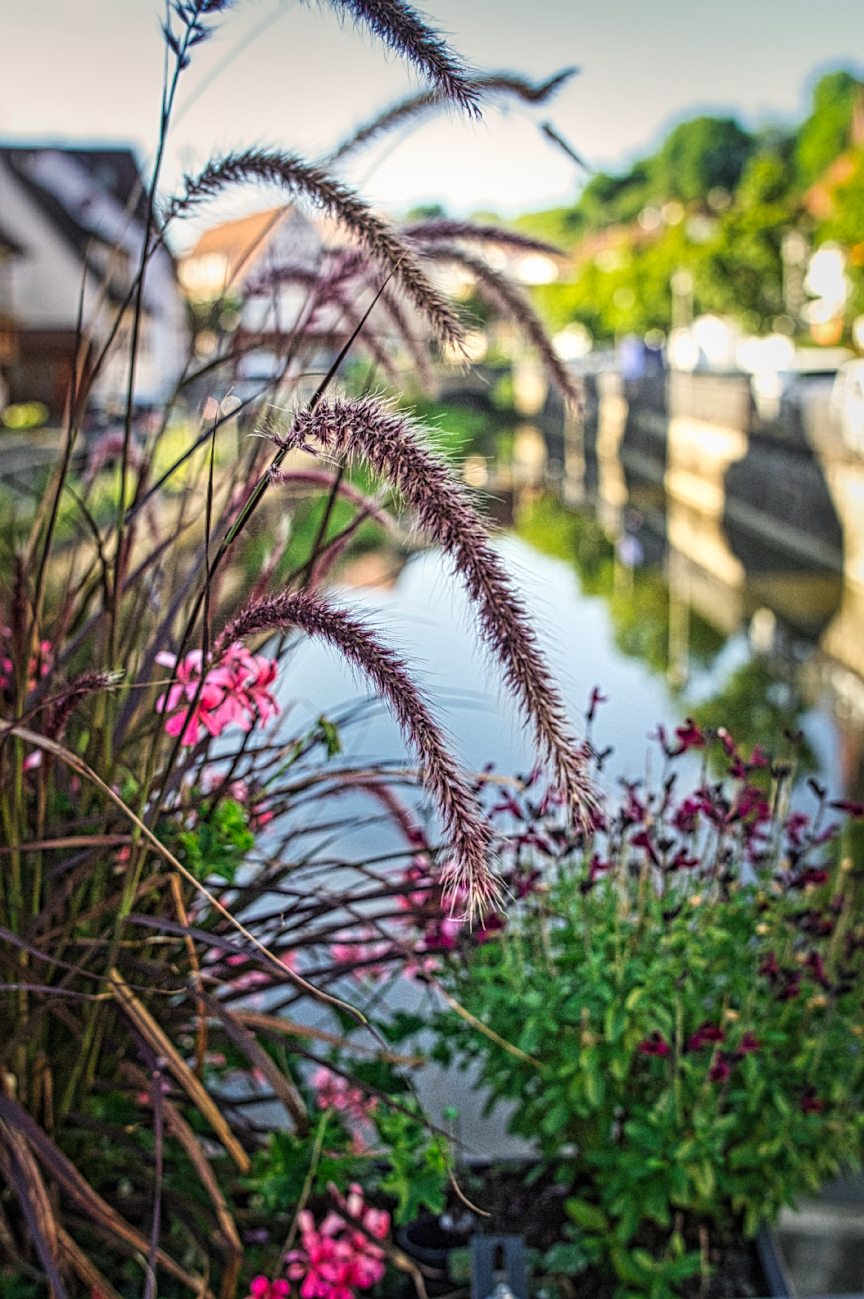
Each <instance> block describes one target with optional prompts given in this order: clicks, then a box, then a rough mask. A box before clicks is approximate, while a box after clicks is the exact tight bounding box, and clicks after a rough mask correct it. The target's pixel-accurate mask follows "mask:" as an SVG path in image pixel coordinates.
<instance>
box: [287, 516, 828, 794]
mask: <svg viewBox="0 0 864 1299" xmlns="http://www.w3.org/2000/svg"><path fill="white" fill-rule="evenodd" d="M499 547H500V551H501V553H502V555H503V556H504V557H505V559H506V562H507V566H508V568H509V570H510V573H511V576H512V578H513V580H514V583H515V584H516V586H517V588H518V590H519V591H520V593H521V595H522V597H523V599H524V601H525V603H526V605H527V607H528V609H529V611H530V613H531V615H532V617H533V619H534V622H535V626H536V628H537V633H538V636H539V639H540V642H541V644H542V645H543V648H544V650H545V652H546V654H547V656H548V658H549V661H550V663H551V665H552V667H553V670H554V673H555V675H556V677H557V679H558V681H559V683H560V687H561V690H562V692H563V694H564V698H565V700H566V703H567V706H568V710H569V713H570V716H571V719H572V721H573V724H574V727H575V728H576V730H577V732H578V733H579V734H582V733H583V731H584V712H585V709H586V707H587V703H588V698H589V695H590V692H591V689H592V687H594V686H599V687H600V688H601V689H602V691H603V693H604V694H605V695H606V696H607V697H608V702H607V703H606V704H604V705H603V706H602V708H601V709H600V712H599V715H598V721H597V723H596V724H595V729H594V741H595V744H596V746H597V747H598V748H599V749H602V748H605V747H606V746H607V745H612V746H613V748H614V752H613V754H612V755H611V757H610V758H609V760H608V761H607V763H606V767H605V769H604V775H605V783H606V785H607V788H611V787H613V786H614V784H615V783H616V781H617V779H618V778H619V777H622V776H624V777H627V778H628V779H638V778H641V777H644V776H645V775H646V762H647V763H648V764H649V765H648V768H647V772H648V774H649V775H650V770H651V762H652V758H653V769H654V771H655V773H656V772H657V771H658V763H657V749H656V745H652V743H651V741H650V739H649V737H650V735H651V734H652V733H653V732H656V729H657V724H658V723H663V724H664V725H665V726H666V728H667V731H668V730H670V728H673V727H674V726H676V725H679V724H680V723H681V722H682V721H683V719H684V717H685V716H688V715H690V714H691V713H692V712H694V711H695V712H696V714H697V716H701V715H702V712H704V710H705V709H706V708H707V709H708V710H709V712H708V716H709V717H713V716H714V715H715V713H717V712H718V710H720V712H722V710H723V708H724V699H726V697H727V696H729V698H728V709H729V716H728V717H727V716H725V715H724V718H723V720H724V721H725V723H726V724H727V725H728V726H729V728H730V729H731V730H733V731H734V733H736V735H739V736H741V737H742V739H743V740H744V741H745V742H746V741H749V742H751V743H752V742H754V741H755V740H757V739H759V740H764V739H768V740H769V741H770V739H771V738H772V737H771V736H770V735H768V734H766V729H767V730H769V731H770V730H771V728H772V726H774V725H776V726H777V727H778V728H781V727H782V725H783V724H784V723H785V724H788V723H790V722H793V723H794V724H795V725H796V726H798V727H800V729H801V730H803V731H804V733H805V736H806V740H807V743H808V745H809V749H810V751H811V754H812V762H813V765H814V766H815V767H816V768H817V769H818V770H819V771H820V773H821V775H822V776H823V777H824V778H825V779H827V781H828V783H829V785H830V787H831V788H832V789H838V788H839V780H840V766H839V758H840V755H839V737H838V734H837V729H836V726H835V723H834V721H833V718H832V716H831V713H830V711H829V710H828V708H827V707H821V706H820V705H819V703H818V700H817V701H816V702H815V704H808V703H807V702H806V701H805V700H804V699H803V698H802V697H801V695H800V694H799V692H798V691H797V689H796V687H795V685H794V683H792V684H790V682H789V681H788V680H786V679H785V674H783V673H777V672H776V670H775V669H773V668H772V667H771V666H770V665H767V664H766V663H765V661H764V660H763V659H761V658H760V656H758V655H756V654H755V653H754V651H753V649H752V648H751V644H750V640H749V638H748V636H747V635H746V633H744V632H740V633H737V634H735V635H733V636H730V637H729V638H728V639H725V641H724V640H721V639H719V638H717V639H716V640H715V643H713V644H712V645H711V646H710V649H709V651H708V652H706V653H703V654H702V655H701V656H700V655H698V654H696V653H694V654H693V655H691V661H690V666H689V674H688V679H687V681H686V684H685V685H683V687H676V686H674V685H673V684H671V683H670V680H669V674H668V671H664V670H662V661H661V663H660V664H658V663H656V662H654V663H652V661H651V660H652V659H654V658H656V657H657V655H656V653H652V646H654V647H656V643H657V642H658V639H659V641H660V642H662V641H663V640H664V638H665V637H666V635H667V632H666V629H665V628H664V627H663V626H662V625H660V626H657V625H656V624H657V621H658V619H657V617H656V616H655V617H654V618H653V624H652V625H649V623H652V618H651V615H650V614H649V613H648V612H640V610H639V609H638V603H639V602H638V599H637V600H634V601H633V602H632V605H633V606H636V608H635V611H634V609H633V607H632V606H631V611H630V612H631V618H630V619H629V622H628V625H627V626H626V627H625V628H624V631H623V633H622V629H621V626H620V619H619V622H618V625H616V617H615V614H616V611H618V610H620V608H621V607H625V608H626V607H627V605H628V592H627V588H626V586H625V587H624V589H623V591H622V590H621V585H620V582H621V581H623V582H625V583H626V582H631V583H632V582H633V581H634V575H633V574H631V573H629V572H627V571H625V573H624V574H623V578H621V579H620V581H619V579H617V578H616V579H615V580H616V581H619V584H618V588H617V590H616V593H615V596H614V599H613V600H610V599H609V598H606V597H605V596H604V595H601V594H588V593H586V592H585V591H584V590H583V584H582V582H581V580H580V576H579V573H578V571H577V569H576V567H575V566H574V564H573V563H570V562H568V561H567V560H566V559H564V558H556V557H552V556H549V555H547V554H543V553H541V552H540V551H539V550H538V549H536V548H535V547H533V546H532V545H530V544H529V543H528V542H527V541H526V540H524V539H523V538H521V537H519V536H518V535H515V534H513V533H511V534H509V535H506V536H504V537H502V538H501V540H500V542H499ZM642 576H643V575H641V574H639V573H637V574H635V581H636V583H637V585H638V583H639V582H640V580H641V579H642ZM651 576H652V575H651V574H650V573H649V572H648V571H646V573H645V575H644V577H645V579H646V580H648V579H649V578H650V577H651ZM653 576H654V577H655V579H656V575H653ZM637 594H638V593H637ZM337 595H338V598H339V599H340V600H341V601H345V602H346V603H349V604H351V605H352V606H353V607H354V608H356V609H358V610H362V611H363V613H364V614H365V615H366V616H367V617H368V618H369V620H370V622H371V623H372V624H373V625H374V626H375V627H376V629H377V630H378V632H379V633H380V635H381V636H382V638H384V639H386V640H387V641H388V642H389V643H390V644H391V645H393V646H394V647H396V648H398V649H399V650H400V652H402V653H404V655H405V656H406V658H407V659H408V661H409V662H410V663H411V664H412V666H413V668H414V669H415V671H416V675H417V678H418V679H419V680H420V681H422V683H423V684H424V686H425V687H426V689H427V692H428V693H429V694H430V695H431V696H432V698H433V700H434V703H435V705H436V708H437V712H438V715H439V717H440V718H441V719H442V721H443V722H444V725H445V726H446V728H447V730H448V732H449V734H450V736H451V737H452V740H453V742H454V745H455V747H456V749H457V751H458V753H459V756H460V758H461V759H462V761H463V763H464V764H465V765H466V766H467V767H468V768H469V769H471V770H480V769H482V768H483V767H484V766H485V765H486V764H487V763H490V762H492V763H494V764H495V768H496V770H497V771H499V772H501V773H502V774H515V773H520V772H521V773H524V772H526V771H528V770H529V769H530V768H531V766H532V765H533V757H532V750H531V746H530V742H529V739H528V737H527V735H526V734H525V732H524V731H523V729H522V727H521V724H520V721H519V717H518V714H517V710H516V709H515V707H514V705H513V703H512V701H511V699H510V697H509V696H508V694H507V693H506V691H505V689H504V687H503V685H502V684H501V682H500V678H499V676H498V673H497V670H496V667H495V665H494V664H493V663H491V662H490V661H489V660H488V658H487V657H486V656H485V654H484V651H483V649H482V647H481V646H480V644H479V642H478V638H477V634H476V630H475V627H474V624H473V618H472V611H471V606H470V603H469V601H468V600H467V598H466V596H465V595H464V593H463V591H462V589H461V587H460V586H459V583H458V580H456V579H454V578H453V577H452V576H451V575H450V572H449V566H448V563H447V561H446V560H445V559H444V557H443V556H442V555H441V554H440V553H439V552H437V551H429V552H426V553H422V554H419V555H416V556H415V557H413V558H412V559H411V560H410V561H409V562H408V563H407V564H406V565H405V566H404V568H402V570H401V572H400V573H399V575H398V577H397V578H396V581H395V583H394V584H393V585H392V586H390V587H385V586H376V587H365V588H342V589H340V590H339V591H338V592H337ZM633 616H635V619H636V623H637V625H636V627H635V629H634V627H633V626H632V620H633ZM640 624H641V625H640ZM634 632H635V635H634ZM640 635H641V641H642V642H643V644H640ZM622 640H623V641H624V643H625V647H624V648H623V649H622ZM645 643H647V646H648V648H647V649H645V648H644V644H645ZM628 650H629V652H628ZM640 652H641V654H642V657H640ZM646 659H647V660H648V661H645V660H646ZM751 678H753V680H752V686H753V688H754V689H756V690H767V693H768V695H769V707H768V708H767V710H765V709H764V707H763V708H761V709H759V704H760V701H759V700H758V699H757V700H756V701H755V704H754V703H753V702H752V701H751V699H750V694H751V693H752V691H751V690H750V689H749V683H750V682H751ZM742 681H743V682H744V686H743V687H742V685H741V683H742ZM361 691H362V687H361V686H360V685H359V684H358V682H357V681H356V680H355V679H354V678H353V677H352V675H351V673H350V671H349V670H348V669H347V668H345V666H344V665H343V664H342V663H340V662H339V661H338V659H337V658H336V656H335V655H334V654H333V653H332V652H331V651H329V650H327V649H326V648H324V647H323V646H321V645H319V644H316V643H314V642H311V641H305V642H304V643H303V644H301V645H300V646H299V647H298V649H297V652H296V654H295V655H294V657H293V658H292V660H291V666H290V671H289V674H288V677H287V679H286V681H285V686H284V688H283V699H285V700H286V701H287V700H288V699H289V698H290V699H292V700H293V701H294V707H295V709H296V710H297V713H298V715H300V716H304V715H307V714H308V715H309V716H310V717H315V716H318V715H319V714H320V713H321V712H325V713H328V714H329V715H333V714H335V713H336V712H337V711H339V709H340V708H341V707H343V706H344V705H346V704H347V703H349V702H350V701H351V700H353V699H356V698H358V695H359V694H360V693H361ZM772 701H773V703H772ZM754 707H755V708H756V709H758V710H759V715H758V716H756V717H753V716H752V713H753V711H754ZM700 710H702V712H700ZM766 711H767V715H765V716H763V715H762V714H763V713H764V712H766ZM344 738H345V742H346V749H347V751H348V753H350V754H351V755H352V756H356V757H360V756H362V757H364V758H395V757H398V756H399V755H400V752H401V748H400V743H399V737H398V733H397V731H396V728H395V725H394V724H393V722H392V721H391V720H390V719H389V718H388V717H387V715H386V714H384V713H383V712H376V713H374V714H373V715H371V716H370V717H369V718H368V719H367V720H366V721H364V722H363V723H362V724H361V725H359V726H354V727H352V728H351V729H350V730H349V731H348V732H346V735H345V737H344Z"/></svg>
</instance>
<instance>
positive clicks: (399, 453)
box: [275, 399, 596, 822]
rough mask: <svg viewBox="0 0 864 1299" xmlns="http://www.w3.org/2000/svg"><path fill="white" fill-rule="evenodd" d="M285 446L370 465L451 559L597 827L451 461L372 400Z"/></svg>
mask: <svg viewBox="0 0 864 1299" xmlns="http://www.w3.org/2000/svg"><path fill="white" fill-rule="evenodd" d="M275 440H276V441H277V442H278V443H279V445H281V446H288V447H306V448H307V449H309V444H310V443H312V442H317V443H318V444H319V445H320V446H321V447H323V448H324V449H325V450H327V451H329V452H330V453H331V454H333V455H335V456H339V457H342V456H348V457H357V458H361V459H363V460H365V461H367V462H368V463H369V464H370V465H371V466H372V468H373V469H374V470H375V472H376V473H378V474H380V475H382V476H383V477H385V478H387V479H388V481H389V482H391V483H392V484H393V486H394V487H396V488H397V489H398V490H399V492H400V493H401V495H402V496H403V498H404V499H405V501H406V503H407V504H408V505H409V506H410V507H411V508H412V509H414V510H415V511H416V512H417V515H418V517H419V522H420V525H421V527H422V528H423V529H424V530H425V531H427V532H429V533H430V534H431V535H432V536H433V537H434V538H435V539H436V541H438V543H439V544H440V545H441V547H442V549H443V550H444V551H445V553H446V554H447V555H448V556H450V557H451V558H452V560H453V561H454V564H455V566H456V570H457V572H458V573H459V575H460V577H461V578H462V580H463V581H464V583H465V585H466V587H467V589H468V593H469V595H470V596H471V598H472V599H473V600H474V601H475V603H476V604H477V605H478V607H479V616H480V627H481V631H482V634H483V636H484V638H485V640H486V641H487V643H488V644H489V645H490V646H491V647H492V649H493V651H494V653H495V655H496V657H497V658H498V660H499V662H500V663H501V665H502V667H503V669H504V674H505V679H506V681H507V684H508V685H509V687H510V688H511V690H512V691H513V693H514V694H515V695H516V697H517V698H518V699H519V701H520V703H521V704H522V707H523V709H524V711H525V714H526V716H527V717H528V718H529V719H530V720H531V722H532V723H533V724H534V729H535V735H536V738H537V742H538V745H539V746H540V748H541V750H542V751H543V752H544V754H545V756H546V757H547V758H548V759H549V760H550V762H551V764H552V767H553V770H554V774H555V779H556V781H557V782H558V784H559V785H560V786H561V788H562V790H564V792H565V793H566V795H567V797H568V799H569V801H570V803H571V805H572V807H573V809H574V811H575V812H576V814H577V815H578V816H580V817H581V819H583V820H584V821H586V822H590V821H591V818H592V815H593V813H594V810H595V808H596V795H595V793H594V791H593V789H592V787H591V783H590V781H589V779H588V776H587V773H586V763H585V754H584V752H583V750H582V749H581V747H580V746H579V745H578V744H577V743H576V741H575V740H574V739H573V737H572V736H571V734H570V731H569V727H568V723H567V719H566V715H565V711H564V706H563V703H562V701H561V698H560V696H559V694H558V691H557V690H556V688H555V685H554V683H553V681H552V678H551V675H550V673H549V669H548V668H547V666H546V663H545V662H544V660H543V656H542V655H541V653H540V650H539V647H538V645H537V638H536V636H535V633H534V630H533V628H532V627H531V624H530V622H529V619H528V616H527V614H526V611H525V608H524V605H523V603H522V601H521V600H520V598H519V597H518V595H517V594H516V593H515V591H514V590H513V587H512V585H511V583H510V579H509V577H508V575H507V571H506V569H505V567H504V565H503V563H502V562H501V559H500V557H499V556H498V554H497V553H496V552H495V550H494V549H493V547H492V546H491V545H490V543H489V538H488V536H487V535H486V529H485V527H484V524H483V522H482V520H481V519H480V517H479V516H478V514H477V513H476V511H475V510H474V508H473V506H472V505H471V502H470V500H469V498H468V495H467V493H466V492H465V490H464V489H463V488H462V487H461V486H460V484H459V483H457V482H456V481H455V479H454V478H453V476H452V474H451V472H450V470H449V468H448V466H447V464H446V462H445V461H444V460H443V459H442V458H441V457H440V456H439V455H437V453H436V452H435V451H434V450H433V449H432V448H431V447H429V446H428V445H427V444H426V440H425V435H424V433H423V430H421V429H420V428H419V427H418V426H417V425H415V424H414V423H412V421H411V420H409V419H407V418H406V417H405V416H403V415H401V414H398V413H395V412H391V411H388V410H386V409H385V408H384V407H382V406H381V405H380V403H378V402H376V401H373V400H371V399H363V400H360V401H334V402H322V403H321V404H320V405H319V406H317V407H316V408H315V409H314V410H304V411H300V412H299V413H298V415H297V417H296V419H295V422H294V426H293V428H292V429H291V431H290V432H289V434H288V436H287V438H285V439H284V440H283V439H275Z"/></svg>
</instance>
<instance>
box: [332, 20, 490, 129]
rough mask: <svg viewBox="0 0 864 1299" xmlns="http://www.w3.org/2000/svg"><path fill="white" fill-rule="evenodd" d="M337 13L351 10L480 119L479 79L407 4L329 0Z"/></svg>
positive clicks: (444, 95)
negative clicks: (477, 84) (477, 83)
mask: <svg viewBox="0 0 864 1299" xmlns="http://www.w3.org/2000/svg"><path fill="white" fill-rule="evenodd" d="M329 3H330V5H331V6H332V7H333V8H334V9H338V10H341V11H345V10H347V11H348V13H350V15H351V17H352V18H353V19H354V21H355V23H357V24H362V25H363V26H365V27H368V28H369V30H370V31H371V32H372V33H373V35H375V36H377V37H378V39H379V40H381V41H383V42H384V44H385V45H386V46H387V47H388V48H389V49H391V50H393V51H394V52H395V53H396V54H399V55H401V56H402V58H404V59H407V61H408V62H409V63H412V64H413V65H414V67H415V68H416V69H417V71H418V72H420V73H421V74H422V75H423V76H424V77H426V79H427V80H428V81H431V82H432V84H433V86H434V87H435V89H436V91H437V92H438V94H439V95H440V96H441V97H442V98H443V99H445V100H448V101H449V102H450V103H452V104H456V106H457V107H459V108H461V109H463V110H464V111H465V112H467V113H470V114H471V116H472V117H479V116H480V94H479V92H478V89H477V86H476V78H475V76H474V75H473V74H472V73H471V72H470V71H469V70H468V68H467V67H466V65H465V64H464V63H463V61H462V60H461V59H460V58H459V56H458V55H457V54H455V53H454V52H453V51H452V50H451V49H450V48H449V46H448V45H447V42H446V41H445V40H444V38H443V36H441V35H440V33H439V32H436V31H435V30H434V28H432V27H430V26H429V25H428V23H425V22H424V21H423V19H422V18H421V17H420V15H419V13H418V12H417V10H416V9H414V8H413V7H412V6H411V5H409V4H406V2H405V0H329Z"/></svg>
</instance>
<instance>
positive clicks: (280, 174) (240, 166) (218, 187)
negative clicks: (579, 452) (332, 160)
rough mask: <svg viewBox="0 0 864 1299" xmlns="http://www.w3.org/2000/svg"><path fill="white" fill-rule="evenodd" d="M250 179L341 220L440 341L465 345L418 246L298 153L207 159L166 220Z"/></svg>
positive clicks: (254, 152) (253, 153)
mask: <svg viewBox="0 0 864 1299" xmlns="http://www.w3.org/2000/svg"><path fill="white" fill-rule="evenodd" d="M248 181H263V182H265V183H266V184H275V185H280V186H281V187H282V188H283V189H285V190H287V191H288V193H290V194H295V195H303V196H305V197H306V198H309V199H311V201H312V202H313V203H315V204H316V206H318V207H320V208H322V209H323V210H324V211H325V212H326V213H327V214H328V216H331V217H333V218H334V219H335V220H337V221H339V222H340V223H341V224H342V225H343V226H345V228H346V229H347V230H348V231H349V232H350V233H351V234H352V235H353V236H354V237H355V238H356V239H357V240H358V241H359V242H360V244H361V245H362V247H363V248H364V249H365V251H366V252H367V253H368V254H369V255H370V256H371V257H374V258H375V259H376V261H378V262H379V263H380V264H381V265H382V266H384V267H385V268H386V269H387V270H389V272H390V274H391V275H393V277H394V278H395V280H396V282H397V283H398V284H399V285H400V286H401V288H402V290H403V291H404V292H405V293H406V294H407V296H408V297H409V298H410V299H411V300H412V301H413V302H414V305H415V306H416V307H417V309H418V310H419V311H420V312H421V313H422V314H423V315H424V316H425V317H426V319H427V320H428V321H429V324H430V325H431V326H432V328H433V329H434V331H435V333H436V335H437V337H438V338H439V340H440V341H441V343H442V344H446V345H449V346H450V347H453V348H455V349H456V350H457V351H459V350H460V348H461V343H462V327H461V325H460V323H459V319H458V317H457V315H456V313H455V311H454V310H453V307H452V306H451V305H450V303H449V302H448V301H447V299H446V298H445V297H444V296H443V294H441V293H440V292H439V291H438V289H436V288H435V287H434V285H433V284H432V283H431V282H430V280H429V279H428V277H427V275H426V272H425V271H424V270H423V269H422V267H421V266H420V263H419V262H418V260H417V255H416V252H415V251H414V249H413V247H412V246H411V245H409V244H408V243H406V242H405V241H404V240H403V239H401V238H400V237H399V235H398V233H397V232H396V231H395V230H394V229H393V227H392V226H390V225H389V224H388V223H387V222H386V221H384V220H383V218H382V217H379V216H377V215H376V214H375V213H374V212H373V211H372V210H371V208H370V207H369V205H368V204H367V203H364V202H363V200H362V199H361V198H359V197H358V196H357V194H355V193H354V191H353V190H352V189H350V188H349V187H348V186H347V185H344V184H343V183H342V182H341V181H339V180H334V179H333V177H332V176H330V175H328V174H327V172H326V171H324V170H323V169H322V168H321V167H317V166H315V165H314V164H313V163H309V162H305V161H304V160H303V159H302V158H298V157H297V156H296V155H294V154H290V153H279V152H276V151H270V150H265V149H247V150H245V151H244V152H243V153H228V154H226V155H225V156H224V157H222V158H218V159H214V160H212V161H211V162H208V164H207V166H206V167H205V168H204V169H203V171H201V172H200V173H199V174H198V175H197V176H195V177H191V176H187V177H186V178H185V191H184V193H183V194H182V195H180V196H178V197H177V198H174V199H172V200H171V202H170V203H169V204H168V206H167V208H166V209H165V212H164V214H163V220H164V223H165V224H166V225H167V224H168V223H169V222H170V221H172V220H173V219H174V218H175V217H176V216H179V215H180V214H181V213H187V212H189V211H191V210H192V209H193V208H194V207H196V206H197V205H198V204H200V203H202V202H204V201H205V200H207V199H211V198H214V197H215V196H216V195H217V194H220V193H221V192H222V191H223V190H224V189H227V188H228V187H229V186H231V185H239V184H244V183H246V182H248Z"/></svg>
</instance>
